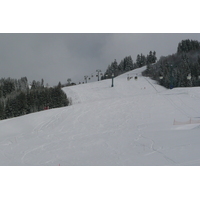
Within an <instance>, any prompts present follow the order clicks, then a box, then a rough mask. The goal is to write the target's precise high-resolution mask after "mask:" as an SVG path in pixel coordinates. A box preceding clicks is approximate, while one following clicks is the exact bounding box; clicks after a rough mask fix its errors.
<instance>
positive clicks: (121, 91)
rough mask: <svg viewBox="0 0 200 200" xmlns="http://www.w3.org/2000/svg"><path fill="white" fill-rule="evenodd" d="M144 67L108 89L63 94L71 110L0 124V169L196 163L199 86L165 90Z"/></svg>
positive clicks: (104, 85) (85, 87) (94, 86)
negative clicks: (9, 166)
mask: <svg viewBox="0 0 200 200" xmlns="http://www.w3.org/2000/svg"><path fill="white" fill-rule="evenodd" d="M144 69H145V67H143V68H140V69H136V70H133V71H131V72H129V73H126V74H123V75H121V76H119V77H117V78H115V79H114V87H111V80H110V79H109V80H104V81H99V82H94V83H88V84H82V85H77V86H72V87H66V88H63V90H64V91H65V92H66V94H67V96H68V97H71V98H72V101H73V105H71V106H68V107H64V108H58V109H51V110H46V111H41V112H38V113H33V114H29V115H25V116H21V117H17V118H13V119H8V120H3V121H0V165H1V166H2V165H11V166H13V165H14V166H16V165H17V166H30V165H31V166H49V165H51V166H58V165H62V166H63V165H64V166H69V165H70V166H77V165H78V166H97V165H98V166H102V165H103V166H104V165H105V166H113V165H114V166H116V165H117V166H121V165H123V166H128V165H131V166H137V165H139V166H141V165H142V166H143V165H145V166H152V165H153V166H157V165H158V166H161V165H166V166H169V165H178V166H180V165H181V166H182V165H200V123H199V120H200V103H199V102H200V87H196V88H176V89H173V90H168V89H165V88H163V87H161V86H159V85H157V84H156V82H155V81H153V80H151V79H149V78H147V77H143V76H141V71H143V70H144ZM128 74H129V76H130V77H131V76H133V78H132V79H130V80H129V81H127V76H128ZM136 74H137V75H138V80H135V79H134V76H135V75H136ZM174 120H175V121H174ZM190 120H191V122H192V123H185V124H184V123H182V124H181V123H180V124H179V125H174V122H187V121H190Z"/></svg>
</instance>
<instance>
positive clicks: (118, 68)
mask: <svg viewBox="0 0 200 200" xmlns="http://www.w3.org/2000/svg"><path fill="white" fill-rule="evenodd" d="M156 60H157V57H156V52H155V51H150V52H149V54H148V55H147V56H145V55H143V54H142V53H141V54H138V55H137V57H136V62H135V63H134V62H133V59H132V57H131V56H126V57H125V58H124V59H122V60H121V62H120V63H119V64H118V63H117V61H116V59H115V60H114V61H113V62H112V63H111V64H110V65H108V68H107V70H106V72H105V73H104V75H103V76H102V77H101V79H102V80H103V79H106V78H111V77H112V74H113V75H114V77H116V76H119V75H120V74H123V73H125V72H128V71H130V70H133V69H136V68H140V67H143V66H145V65H147V64H148V65H149V64H152V63H155V62H156Z"/></svg>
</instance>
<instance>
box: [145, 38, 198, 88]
mask: <svg viewBox="0 0 200 200" xmlns="http://www.w3.org/2000/svg"><path fill="white" fill-rule="evenodd" d="M143 75H145V76H149V77H151V78H152V79H154V80H157V81H158V82H159V83H160V85H163V86H165V87H166V88H171V89H172V88H174V87H194V86H200V43H199V42H198V41H196V40H189V39H188V40H182V41H181V42H180V43H179V44H178V47H177V52H176V53H175V54H172V55H169V56H162V57H161V58H160V59H159V60H158V62H156V63H155V64H150V65H147V69H146V70H145V71H144V72H143Z"/></svg>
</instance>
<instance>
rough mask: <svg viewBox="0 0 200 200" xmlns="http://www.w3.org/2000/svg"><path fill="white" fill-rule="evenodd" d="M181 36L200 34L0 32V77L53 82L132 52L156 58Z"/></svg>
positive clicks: (88, 71) (167, 52)
mask: <svg viewBox="0 0 200 200" xmlns="http://www.w3.org/2000/svg"><path fill="white" fill-rule="evenodd" d="M183 39H193V40H198V41H200V34H194V33H191V34H184V33H179V34H178V33H175V34H172V33H166V34H164V33H127V34H125V33H114V34H113V33H106V34H105V33H61V34H59V33H32V34H31V33H11V34H8V33H1V34H0V77H1V78H2V77H11V78H21V77H24V76H26V77H27V78H28V80H29V81H32V80H34V79H35V80H41V79H42V78H43V79H44V81H45V83H49V84H50V85H55V84H57V83H58V82H59V81H61V82H62V83H65V82H67V79H68V78H71V79H72V81H74V82H76V83H78V82H79V81H80V82H82V81H84V76H85V75H88V76H91V74H96V73H95V71H96V70H97V69H100V70H102V72H105V70H106V69H107V67H108V65H109V64H110V63H111V62H112V61H114V59H116V60H117V62H118V63H119V62H120V61H121V60H122V59H123V58H124V57H126V56H129V55H131V56H132V58H133V61H134V62H135V61H136V56H137V54H140V53H142V54H144V55H147V54H148V53H149V51H150V50H152V51H154V50H155V51H156V55H157V58H160V56H167V55H170V54H173V53H175V52H176V50H177V45H178V43H179V42H180V41H181V40H183Z"/></svg>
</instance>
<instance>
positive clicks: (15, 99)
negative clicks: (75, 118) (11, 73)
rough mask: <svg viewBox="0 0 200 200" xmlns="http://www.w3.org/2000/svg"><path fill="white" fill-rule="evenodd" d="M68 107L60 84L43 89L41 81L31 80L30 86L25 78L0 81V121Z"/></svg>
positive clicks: (67, 101)
mask: <svg viewBox="0 0 200 200" xmlns="http://www.w3.org/2000/svg"><path fill="white" fill-rule="evenodd" d="M68 105H69V100H68V98H67V96H66V94H65V93H64V92H63V90H62V89H61V83H60V82H59V84H58V85H57V86H55V87H45V86H44V81H43V79H42V80H41V81H35V80H33V82H32V84H31V85H29V84H28V80H27V78H26V77H23V78H21V79H19V80H17V79H11V78H7V79H5V78H2V79H0V120H2V119H8V118H12V117H17V116H21V115H25V114H29V113H33V112H38V111H41V110H44V109H49V108H58V107H63V106H68Z"/></svg>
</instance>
